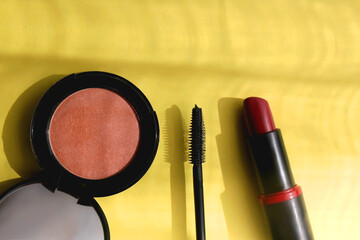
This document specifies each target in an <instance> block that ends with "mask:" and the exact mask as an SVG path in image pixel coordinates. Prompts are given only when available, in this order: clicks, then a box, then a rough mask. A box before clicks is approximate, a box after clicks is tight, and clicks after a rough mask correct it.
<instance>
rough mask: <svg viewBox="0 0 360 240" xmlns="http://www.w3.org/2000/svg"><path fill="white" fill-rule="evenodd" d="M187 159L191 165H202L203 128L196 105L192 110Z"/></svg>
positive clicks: (200, 111) (199, 109)
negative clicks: (188, 158)
mask: <svg viewBox="0 0 360 240" xmlns="http://www.w3.org/2000/svg"><path fill="white" fill-rule="evenodd" d="M189 142H190V147H189V157H190V161H191V163H193V164H195V163H202V162H204V161H205V126H204V120H203V115H202V110H201V108H199V107H198V106H197V105H195V107H194V108H193V109H192V114H191V124H190V137H189Z"/></svg>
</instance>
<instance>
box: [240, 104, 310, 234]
mask: <svg viewBox="0 0 360 240" xmlns="http://www.w3.org/2000/svg"><path fill="white" fill-rule="evenodd" d="M244 118H245V125H246V128H247V132H248V141H249V146H250V152H251V157H252V159H253V161H254V163H255V171H256V175H257V177H258V184H259V189H260V195H259V202H260V204H262V205H263V206H264V209H265V213H266V216H267V219H268V222H269V226H270V230H271V233H272V236H273V238H274V239H276V240H278V239H292V240H298V239H299V240H308V239H314V237H313V234H312V231H311V226H310V221H309V218H308V215H307V212H306V207H305V202H304V197H303V194H302V190H301V187H300V186H299V185H296V184H295V180H294V177H293V174H292V172H291V168H290V163H289V160H288V157H287V153H286V150H285V146H284V142H283V139H282V136H281V132H280V129H278V128H276V127H275V123H274V119H273V116H272V113H271V110H270V106H269V104H268V102H267V101H266V100H265V99H262V98H258V97H250V98H247V99H245V101H244Z"/></svg>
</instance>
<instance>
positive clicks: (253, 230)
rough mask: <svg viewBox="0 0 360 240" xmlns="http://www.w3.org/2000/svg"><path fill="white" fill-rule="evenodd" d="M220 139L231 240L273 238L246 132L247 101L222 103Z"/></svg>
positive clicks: (236, 99) (224, 203) (224, 207)
mask: <svg viewBox="0 0 360 240" xmlns="http://www.w3.org/2000/svg"><path fill="white" fill-rule="evenodd" d="M218 108H219V119H220V128H221V134H220V135H217V136H216V142H217V147H218V153H219V158H220V165H221V171H222V176H223V180H224V186H225V191H224V192H223V193H222V194H221V196H220V197H221V202H222V205H223V210H224V215H225V219H226V225H227V229H228V233H229V239H233V240H236V239H262V240H264V239H271V235H270V232H269V230H268V229H269V228H268V226H267V222H266V219H265V216H264V214H263V212H262V210H261V207H260V205H259V203H258V200H257V195H258V186H257V179H256V176H255V171H254V169H253V165H252V161H251V159H250V155H249V153H248V151H247V143H246V141H245V137H244V129H243V125H244V124H243V115H242V112H243V99H238V98H222V99H220V100H219V101H218Z"/></svg>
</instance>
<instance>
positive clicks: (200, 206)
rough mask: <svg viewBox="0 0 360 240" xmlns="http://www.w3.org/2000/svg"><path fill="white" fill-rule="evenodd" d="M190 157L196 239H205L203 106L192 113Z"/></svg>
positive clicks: (195, 108) (194, 109)
mask: <svg viewBox="0 0 360 240" xmlns="http://www.w3.org/2000/svg"><path fill="white" fill-rule="evenodd" d="M189 140H190V148H189V153H190V154H189V157H190V161H191V163H192V164H194V165H193V184H194V203H195V223H196V239H197V240H205V210H204V190H203V176H202V163H203V162H204V160H205V127H204V121H203V116H202V111H201V108H199V107H198V106H196V105H195V107H194V108H193V110H192V114H191V125H190V137H189Z"/></svg>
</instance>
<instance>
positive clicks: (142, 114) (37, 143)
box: [30, 72, 159, 197]
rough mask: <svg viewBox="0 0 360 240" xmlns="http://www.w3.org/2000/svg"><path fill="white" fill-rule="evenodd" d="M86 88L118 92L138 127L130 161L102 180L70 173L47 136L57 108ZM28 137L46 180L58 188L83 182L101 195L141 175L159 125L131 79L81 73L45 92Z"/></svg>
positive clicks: (88, 189) (154, 148)
mask: <svg viewBox="0 0 360 240" xmlns="http://www.w3.org/2000/svg"><path fill="white" fill-rule="evenodd" d="M87 88H103V89H107V90H110V91H113V92H115V93H117V94H119V95H120V96H121V97H123V98H124V99H125V100H126V101H127V102H128V103H129V104H130V105H131V106H132V107H133V109H134V111H135V113H136V114H137V116H138V121H139V126H140V139H139V144H138V148H137V150H136V152H135V155H134V156H133V160H132V161H131V162H130V163H129V164H128V165H127V166H126V167H125V168H124V169H123V170H122V171H120V172H119V173H117V174H115V175H113V176H111V177H109V178H105V179H97V180H92V179H85V178H81V177H78V176H76V175H74V174H72V173H70V172H69V171H68V170H66V169H65V168H64V167H63V166H62V165H61V164H60V163H59V161H58V160H57V159H56V157H55V155H54V154H53V152H52V150H51V146H50V141H49V138H48V129H49V125H50V121H51V119H52V116H53V114H54V112H55V110H56V108H57V107H58V106H59V105H60V103H61V102H62V101H63V100H65V99H66V98H67V97H68V96H70V95H71V94H73V93H75V92H77V91H80V90H83V89H87ZM30 137H31V144H32V148H33V152H34V154H35V156H36V159H37V160H38V162H39V165H40V166H41V168H43V170H44V171H45V172H46V173H47V174H45V175H46V176H48V178H50V179H48V182H56V184H57V185H58V186H59V187H60V188H67V186H69V187H70V186H74V185H82V186H83V187H84V188H85V189H84V190H85V192H87V193H88V194H90V195H91V196H94V197H101V196H108V195H112V194H115V193H118V192H121V191H123V190H125V189H127V188H129V187H130V186H132V185H133V184H135V183H136V182H137V181H139V180H140V179H141V178H142V177H143V176H144V174H145V173H146V172H147V170H148V169H149V168H150V166H151V164H152V162H153V160H154V158H155V155H156V151H157V147H158V144H159V124H158V119H157V116H156V113H155V111H154V110H153V108H152V106H151V104H150V102H149V101H148V99H147V98H146V97H145V95H144V94H143V93H142V92H141V91H140V90H139V89H138V88H137V87H136V86H135V85H133V84H132V83H131V82H129V81H128V80H126V79H124V78H122V77H120V76H117V75H114V74H110V73H105V72H83V73H78V74H71V75H69V76H66V77H65V78H63V79H61V80H60V81H58V82H57V83H56V84H55V85H53V86H52V87H51V88H50V89H49V90H48V91H47V92H46V93H45V94H44V96H43V97H42V98H41V100H40V102H39V103H38V105H37V107H36V109H35V112H34V115H33V119H32V123H31V132H30Z"/></svg>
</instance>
